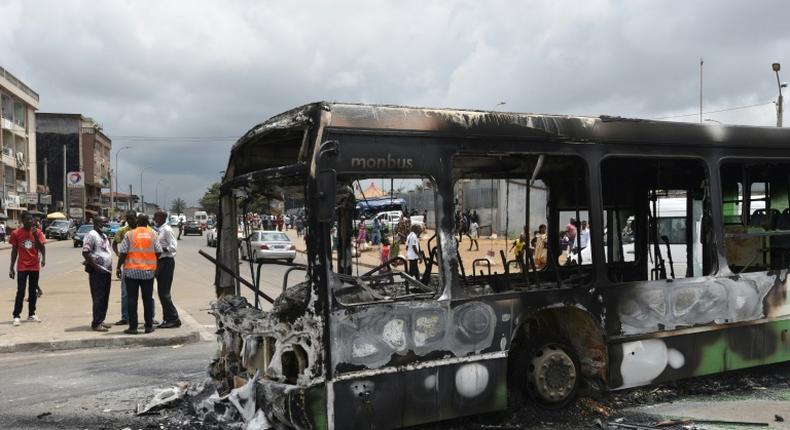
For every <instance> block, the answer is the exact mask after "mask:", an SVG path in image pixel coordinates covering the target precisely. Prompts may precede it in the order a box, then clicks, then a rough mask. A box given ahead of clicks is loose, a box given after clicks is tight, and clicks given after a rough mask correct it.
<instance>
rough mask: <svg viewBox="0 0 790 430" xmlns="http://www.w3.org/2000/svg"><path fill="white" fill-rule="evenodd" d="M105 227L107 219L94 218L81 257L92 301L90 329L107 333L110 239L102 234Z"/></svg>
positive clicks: (110, 268)
mask: <svg viewBox="0 0 790 430" xmlns="http://www.w3.org/2000/svg"><path fill="white" fill-rule="evenodd" d="M106 225H107V218H105V217H103V216H97V217H95V218H94V219H93V230H91V231H90V232H88V234H86V235H85V237H84V238H83V239H82V256H83V257H85V271H86V272H88V283H89V284H90V288H91V299H92V300H93V319H92V320H91V328H92V329H93V330H94V331H107V329H109V328H110V324H105V323H104V318H105V317H106V316H107V305H108V304H109V302H110V286H111V284H112V248H111V247H110V239H109V238H108V237H107V235H106V234H104V227H105V226H106Z"/></svg>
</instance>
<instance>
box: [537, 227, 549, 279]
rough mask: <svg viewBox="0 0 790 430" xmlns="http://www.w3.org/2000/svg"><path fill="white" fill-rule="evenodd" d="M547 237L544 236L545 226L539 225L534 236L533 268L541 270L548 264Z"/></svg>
mask: <svg viewBox="0 0 790 430" xmlns="http://www.w3.org/2000/svg"><path fill="white" fill-rule="evenodd" d="M547 244H548V237H547V235H546V224H541V225H540V226H539V227H538V233H537V234H536V235H535V267H537V268H538V269H541V268H543V267H544V266H546V264H548V249H547V248H546V246H547Z"/></svg>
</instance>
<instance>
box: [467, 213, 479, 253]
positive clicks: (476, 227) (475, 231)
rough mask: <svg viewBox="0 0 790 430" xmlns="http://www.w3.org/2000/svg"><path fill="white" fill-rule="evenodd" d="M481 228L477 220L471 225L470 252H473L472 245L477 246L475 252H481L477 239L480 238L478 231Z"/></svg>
mask: <svg viewBox="0 0 790 430" xmlns="http://www.w3.org/2000/svg"><path fill="white" fill-rule="evenodd" d="M479 229H480V226H479V225H478V224H477V222H476V221H475V220H472V224H470V225H469V250H470V251H471V250H472V245H473V244H474V246H475V251H479V250H480V245H478V243H477V238H478V237H479V233H478V230H479Z"/></svg>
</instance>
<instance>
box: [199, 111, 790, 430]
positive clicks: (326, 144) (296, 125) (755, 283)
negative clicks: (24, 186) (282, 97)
mask: <svg viewBox="0 0 790 430" xmlns="http://www.w3.org/2000/svg"><path fill="white" fill-rule="evenodd" d="M370 180H375V181H377V182H376V183H382V184H387V183H395V184H396V185H398V184H402V185H401V187H402V188H409V187H411V185H409V184H416V185H414V189H417V188H419V187H422V188H420V189H423V188H425V187H427V188H429V189H430V191H431V196H432V197H431V199H430V202H429V203H430V205H431V207H429V208H426V211H427V213H429V214H431V215H430V217H431V220H430V223H428V224H429V225H431V226H435V227H434V229H433V230H427V231H423V232H420V233H422V234H421V237H420V239H419V248H420V249H419V253H420V256H419V257H420V261H419V263H418V268H419V273H417V274H415V273H411V274H409V273H408V272H407V271H406V269H405V267H406V264H405V263H406V261H404V259H405V258H409V256H405V257H404V254H405V253H406V251H407V250H405V249H404V248H405V246H404V245H402V244H401V245H400V253H396V254H393V255H391V259H390V260H389V261H387V262H385V264H378V263H377V262H375V261H376V260H375V258H369V256H366V255H364V254H363V255H362V257H360V256H358V255H355V254H354V241H355V240H358V239H359V238H358V237H357V236H356V234H357V232H356V230H355V229H354V228H353V222H354V219H353V218H354V214H355V210H356V208H357V204H358V203H359V202H358V201H357V200H358V198H357V196H355V193H354V190H355V189H358V188H363V187H364V184H365V183H366V181H370ZM468 180H483V181H491V183H492V184H494V183H495V182H496V183H503V182H502V181H507V183H508V184H511V183H513V184H516V183H518V184H521V185H520V186H519V187H520V188H513V190H514V191H513V192H510V193H509V195H508V196H507V198H506V199H505V201H504V202H502V201H501V200H500V203H495V204H494V207H492V208H491V210H490V211H489V212H490V214H488V215H490V216H492V217H493V216H499V217H500V219H501V215H502V214H501V213H500V214H499V215H497V212H498V211H500V212H502V211H504V212H507V214H506V216H507V217H508V218H509V219H508V223H509V225H511V226H513V225H517V226H519V228H520V227H521V226H522V225H523V227H524V231H525V234H526V235H531V234H532V232H533V231H534V230H537V229H538V225H537V224H538V223H540V224H545V225H546V226H547V228H546V229H545V236H542V237H545V242H543V243H545V252H546V254H547V256H548V258H547V262H546V264H545V265H541V266H540V267H538V266H536V265H535V264H534V262H533V261H532V260H533V259H532V258H531V255H532V254H530V252H529V251H527V252H525V253H524V255H526V256H525V257H524V258H525V261H524V262H523V263H522V264H512V263H513V260H514V259H515V257H514V256H513V254H512V252H511V250H510V249H503V248H509V247H510V241H512V240H514V236H512V235H511V236H507V235H506V234H504V233H501V234H500V235H499V238H498V239H495V238H494V235H493V234H492V235H491V237H490V238H481V239H480V242H481V245H482V247H483V248H488V247H490V249H488V250H486V255H485V256H483V257H479V256H477V255H474V254H471V253H473V252H474V251H467V248H466V244H465V243H464V244H463V246H461V243H459V235H458V231H457V228H458V223H457V222H456V212H457V211H458V209H459V208H458V207H457V204H458V198H457V195H456V192H457V185H458V184H459V183H461V182H463V181H468ZM492 186H493V185H492ZM509 186H510V185H508V187H509ZM514 187H515V185H514ZM536 187H539V188H540V190H542V191H541V192H542V193H543V195H544V196H545V199H544V200H542V201H543V203H540V204H538V203H535V202H534V199H533V198H531V193H532V192H533V190H534V189H536ZM516 190H517V191H516ZM385 191H386V190H385ZM789 191H790V132H788V131H786V130H782V129H776V128H758V127H730V126H722V125H717V124H716V125H709V124H704V125H702V124H689V123H671V122H661V121H652V120H639V119H626V118H620V117H606V116H602V117H574V116H557V115H536V114H521V113H505V112H484V111H472V110H450V109H426V108H411V107H399V106H376V105H364V104H344V103H314V104H309V105H306V106H302V107H299V108H296V109H293V110H291V111H288V112H285V113H283V114H280V115H277V116H275V117H272V118H271V119H269V120H267V121H265V122H263V123H261V124H259V125H256V126H255V127H253V128H252V129H250V130H249V131H248V132H247V133H246V134H245V135H244V136H243V137H241V138H240V139H239V141H238V142H237V143H236V144H235V145H234V147H233V149H232V151H231V155H230V160H229V162H228V166H227V169H226V172H225V176H224V178H223V182H222V186H221V202H220V213H219V216H218V222H219V227H218V235H219V247H218V249H217V251H216V259H215V262H216V265H217V272H216V277H215V287H216V292H217V296H218V299H217V301H216V302H215V303H214V304H213V312H214V314H215V315H216V318H217V326H218V332H217V336H218V340H219V349H218V354H217V357H216V359H215V360H214V362H213V364H212V366H211V374H212V376H213V378H215V379H216V380H217V381H219V383H220V384H221V386H222V387H223V389H224V390H225V391H226V392H227V391H230V390H233V389H237V388H238V387H239V386H241V385H243V384H250V383H252V384H253V385H254V387H255V389H254V391H253V394H254V396H253V397H254V398H255V400H257V403H256V408H258V409H260V410H261V411H262V412H263V413H264V414H265V416H266V417H267V418H268V419H269V420H270V421H275V422H278V423H280V424H282V425H285V426H289V427H293V428H299V429H353V428H365V429H366V428H374V427H375V428H378V429H384V428H398V427H405V426H411V425H416V424H420V423H426V422H432V421H439V420H444V419H449V418H454V417H461V416H465V415H470V414H478V413H483V412H487V411H494V410H498V409H503V408H505V407H506V405H507V400H508V393H509V392H514V391H520V392H524V393H526V395H527V396H526V397H525V398H526V399H529V401H531V402H535V403H538V404H540V405H542V406H544V407H547V408H558V407H562V406H564V405H566V404H568V403H569V402H571V401H572V400H573V399H574V396H576V394H577V393H578V392H579V391H580V390H584V389H591V388H603V389H609V390H616V389H623V388H629V387H637V386H642V385H647V384H654V383H660V382H663V381H670V380H677V379H680V378H687V377H693V376H699V375H706V374H712V373H717V372H724V371H727V370H732V369H741V368H747V367H751V366H758V365H764V364H769V363H776V362H781V361H785V360H788V359H790V340H789V339H788V329H790V319H789V318H788V316H789V315H790V301H788V295H787V274H788V270H787V268H788V264H790V192H789ZM494 194H495V193H494ZM494 194H491V196H493V195H494ZM294 196H296V197H297V198H300V199H304V202H305V207H306V222H305V227H306V228H305V236H304V247H305V250H304V251H305V252H304V259H305V260H306V263H305V264H303V265H299V264H294V265H293V267H287V268H282V267H279V268H278V267H275V266H271V265H270V263H268V262H252V261H249V262H243V263H241V264H240V262H239V256H238V250H239V247H240V246H249V243H245V242H244V241H239V239H238V238H237V228H238V226H237V224H238V221H239V220H240V219H244V213H245V211H247V210H248V208H249V207H250V202H255V201H260V199H265V200H266V201H271V202H275V203H273V204H276V202H277V201H282V200H285V199H288V198H291V197H294ZM468 198H470V197H468V196H467V199H468ZM482 199H483V200H484V199H485V197H483V198H482ZM662 199H672V201H673V202H674V203H673V205H674V206H673V215H672V218H673V220H674V221H673V223H674V224H672V223H670V224H667V225H665V226H663V227H660V226H659V224H660V222H659V221H658V220H659V218H660V217H659V214H658V211H657V206H658V205H659V204H658V202H659V201H661V200H662ZM492 201H493V198H492ZM504 205H507V206H509V208H506V207H505V206H504ZM513 208H516V209H515V210H514V209H513ZM504 212H503V213H504ZM536 214H538V218H537V219H539V220H540V221H538V222H536V221H535V220H536V218H535V216H536ZM580 214H583V216H585V217H588V218H589V224H588V225H589V232H588V233H589V240H588V244H587V247H589V252H578V253H574V254H570V256H567V255H566V256H565V257H564V258H563V250H562V249H561V241H560V239H561V238H560V235H561V233H560V232H561V231H562V230H563V229H564V228H565V226H566V224H567V223H568V222H569V218H571V217H573V218H575V220H577V221H578V220H579V219H580ZM426 221H427V220H426ZM681 227H682V229H681ZM675 228H677V229H680V230H677V231H674V232H673V229H675ZM626 229H627V232H626V231H625V230H626ZM668 232H672V236H673V238H672V247H674V249H679V248H682V250H681V251H676V252H675V255H676V258H680V259H682V260H683V261H680V262H673V261H670V260H669V259H668V258H667V257H668V255H666V254H667V250H668V249H669V242H667V243H666V244H665V243H664V241H662V240H661V239H660V237H661V236H664V235H666V234H668ZM581 236H582V235H581V234H577V235H576V236H575V237H574V240H575V241H576V243H577V244H578V243H579V240H580V239H579V238H580V237H581ZM504 237H507V238H506V239H503V238H504ZM393 239H394V240H397V239H398V238H395V237H393ZM300 240H301V239H300ZM461 240H465V239H464V238H463V237H461ZM486 240H488V242H487V241H486ZM503 245H504V246H503ZM626 245H627V246H626ZM393 246H394V244H393ZM470 249H471V247H470ZM412 257H413V256H412ZM365 259H367V260H365ZM366 261H367V263H366ZM676 263H680V264H676ZM673 264H676V265H674V266H673ZM272 273H277V274H280V275H277V276H279V277H284V278H285V279H284V280H280V279H279V278H278V279H270V278H271V277H272V276H275V275H272ZM282 273H284V275H283V274H282ZM289 277H290V281H289V279H288V278H289ZM262 278H263V279H265V280H268V281H272V282H277V283H279V282H282V283H283V291H282V293H281V294H279V296H278V297H276V298H274V297H272V296H273V295H274V294H272V293H271V292H269V293H267V292H265V291H262V290H261V279H262ZM267 278H268V279H267ZM289 282H290V283H289ZM286 287H287V288H286Z"/></svg>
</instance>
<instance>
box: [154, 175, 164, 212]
mask: <svg viewBox="0 0 790 430" xmlns="http://www.w3.org/2000/svg"><path fill="white" fill-rule="evenodd" d="M162 181H164V179H160V180H159V181H157V182H156V206H157V207H158V208H159V209H162V207H161V206H159V184H161V183H162Z"/></svg>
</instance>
